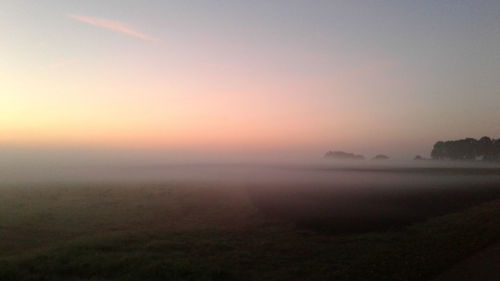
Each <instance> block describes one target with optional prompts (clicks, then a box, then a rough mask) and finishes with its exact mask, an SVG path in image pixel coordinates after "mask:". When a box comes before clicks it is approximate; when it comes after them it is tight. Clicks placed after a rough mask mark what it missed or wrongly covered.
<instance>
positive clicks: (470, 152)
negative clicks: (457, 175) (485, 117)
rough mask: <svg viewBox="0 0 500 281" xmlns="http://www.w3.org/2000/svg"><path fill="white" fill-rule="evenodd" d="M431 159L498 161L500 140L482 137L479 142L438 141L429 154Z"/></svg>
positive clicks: (499, 157)
mask: <svg viewBox="0 0 500 281" xmlns="http://www.w3.org/2000/svg"><path fill="white" fill-rule="evenodd" d="M431 157H432V159H448V160H476V159H482V160H486V161H499V160H500V140H493V139H491V138H489V137H482V138H481V139H479V140H476V139H473V138H466V139H461V140H455V141H446V142H443V141H438V142H436V144H434V147H433V149H432V152H431Z"/></svg>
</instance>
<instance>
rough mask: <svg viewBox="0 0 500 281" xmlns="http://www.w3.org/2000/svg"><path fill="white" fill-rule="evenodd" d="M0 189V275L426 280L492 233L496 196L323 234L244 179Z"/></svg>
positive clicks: (496, 227)
mask: <svg viewBox="0 0 500 281" xmlns="http://www.w3.org/2000/svg"><path fill="white" fill-rule="evenodd" d="M0 192H1V194H2V196H1V197H0V241H2V242H1V248H0V280H426V279H428V278H429V277H431V276H433V275H434V274H436V273H438V272H440V271H442V270H443V269H444V268H446V267H448V266H450V265H452V264H453V263H455V262H456V261H457V260H459V259H461V258H464V257H466V256H468V255H470V254H471V253H473V252H474V251H477V250H479V249H481V248H483V247H485V246H487V245H488V244H490V243H492V242H494V241H495V240H496V239H498V233H500V224H498V221H500V201H493V202H489V203H485V204H481V205H479V206H476V207H473V208H469V209H466V210H463V211H461V212H457V213H453V214H448V215H446V216H441V217H437V218H433V219H431V220H428V221H425V222H422V223H418V224H414V225H411V226H408V227H403V228H397V229H393V230H390V231H385V232H370V233H365V234H349V235H347V234H346V235H326V234H321V233H315V232H311V231H305V230H301V229H297V228H296V227H295V226H294V225H293V224H290V223H287V222H280V221H275V220H271V219H268V218H265V217H262V216H261V215H260V214H259V212H258V210H256V209H255V208H254V207H253V206H252V205H251V203H250V201H249V200H248V198H247V196H246V194H245V192H244V190H242V189H241V188H227V187H214V186H190V187H188V186H180V185H171V184H165V185H156V186H93V187H90V186H84V185H81V186H63V185H60V186H46V187H4V188H2V189H1V190H0Z"/></svg>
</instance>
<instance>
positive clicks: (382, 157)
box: [373, 154, 389, 160]
mask: <svg viewBox="0 0 500 281" xmlns="http://www.w3.org/2000/svg"><path fill="white" fill-rule="evenodd" d="M387 159H389V156H387V155H384V154H377V155H376V156H375V157H373V160H387Z"/></svg>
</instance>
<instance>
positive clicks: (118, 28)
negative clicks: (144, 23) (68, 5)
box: [68, 14, 158, 41]
mask: <svg viewBox="0 0 500 281" xmlns="http://www.w3.org/2000/svg"><path fill="white" fill-rule="evenodd" d="M68 17H70V18H72V19H74V20H77V21H79V22H83V23H86V24H90V25H93V26H97V27H100V28H104V29H108V30H112V31H114V32H118V33H122V34H125V35H129V36H134V37H136V38H140V39H142V40H147V41H157V40H158V39H157V38H154V37H152V36H149V35H147V34H144V33H141V32H139V31H137V30H134V29H133V28H131V27H130V26H128V25H127V24H125V23H123V22H119V21H113V20H108V19H100V18H93V17H87V16H80V15H73V14H70V15H68Z"/></svg>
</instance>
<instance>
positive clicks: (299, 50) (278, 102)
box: [0, 1, 500, 160]
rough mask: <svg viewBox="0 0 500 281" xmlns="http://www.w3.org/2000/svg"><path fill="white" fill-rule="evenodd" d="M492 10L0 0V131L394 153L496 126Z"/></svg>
mask: <svg viewBox="0 0 500 281" xmlns="http://www.w3.org/2000/svg"><path fill="white" fill-rule="evenodd" d="M431 3H432V5H430V4H431ZM499 13H500V3H499V2H498V1H468V2H463V1H440V2H439V3H435V2H434V1H376V2H371V1H314V2H308V1H271V2H270V1H216V2H214V1H148V3H147V4H145V3H144V2H143V1H105V2H103V1H44V2H43V3H41V2H39V1H2V5H1V9H0V33H1V34H2V43H1V44H0V79H1V82H0V145H1V147H2V151H10V153H11V154H13V153H14V154H15V152H16V151H24V150H25V149H30V150H34V151H39V153H42V154H43V153H47V151H49V152H50V151H54V150H56V151H62V152H63V153H64V151H67V150H68V149H69V150H74V151H75V153H77V152H78V151H82V150H84V151H85V150H89V149H90V150H94V151H109V150H113V151H120V153H119V154H122V153H125V152H126V153H130V154H131V155H135V154H134V153H136V151H141V152H144V153H146V154H148V153H149V154H155V155H157V154H158V153H159V152H161V153H164V155H165V157H167V158H169V157H170V158H172V157H173V158H184V159H188V158H189V159H197V160H203V159H217V158H219V157H221V158H224V157H225V158H245V157H255V156H256V155H257V156H259V155H261V156H263V157H264V156H265V157H271V158H273V157H274V158H280V159H281V158H283V157H285V158H286V157H292V158H293V157H312V158H314V157H321V155H322V154H323V153H324V152H325V151H327V150H329V149H342V150H347V151H355V152H357V153H363V154H376V153H386V154H389V155H391V156H392V157H396V158H398V157H399V158H404V157H413V156H414V155H415V154H422V155H428V153H429V152H430V149H431V146H432V144H433V143H434V142H435V141H437V140H440V139H457V138H462V137H465V136H470V137H476V138H477V137H481V136H483V135H489V136H492V137H498V130H499V129H500V111H499V110H498V105H499V104H500V84H499V83H498V76H499V74H500V68H499V67H500V49H499V48H498V46H499V45H500V34H499V32H498V31H499V30H500V22H499V21H498V14H499ZM131 151H132V152H131ZM16 155H17V157H21V156H19V154H16ZM122 155H123V154H122ZM12 157H14V156H12Z"/></svg>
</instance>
